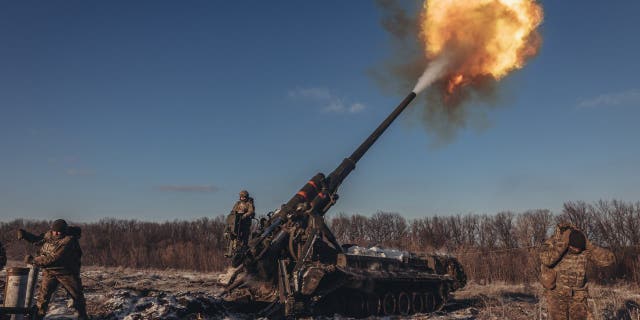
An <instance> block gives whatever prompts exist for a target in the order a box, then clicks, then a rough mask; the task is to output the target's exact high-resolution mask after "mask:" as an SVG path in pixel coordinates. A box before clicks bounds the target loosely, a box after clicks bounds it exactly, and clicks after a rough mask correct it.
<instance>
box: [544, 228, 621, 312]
mask: <svg viewBox="0 0 640 320" xmlns="http://www.w3.org/2000/svg"><path fill="white" fill-rule="evenodd" d="M540 260H541V262H542V266H541V269H542V270H541V277H540V282H541V283H542V285H543V287H544V288H545V289H546V290H545V297H546V299H547V304H548V312H549V319H551V320H557V319H572V320H573V319H588V318H589V319H590V318H591V312H590V310H589V308H588V306H587V299H588V298H589V291H588V286H587V274H586V273H587V264H588V263H589V262H592V263H595V264H596V265H597V266H599V267H607V266H610V265H612V264H613V263H614V261H615V257H614V255H613V253H612V252H611V251H609V250H606V249H603V248H600V247H598V246H596V245H594V244H592V243H591V242H590V241H589V240H588V239H587V238H586V237H585V235H584V233H582V231H580V230H578V229H577V228H576V227H574V226H572V225H569V224H558V225H557V227H556V230H555V234H554V235H553V236H551V237H550V238H549V239H547V240H546V241H545V242H544V244H543V246H542V249H541V252H540Z"/></svg>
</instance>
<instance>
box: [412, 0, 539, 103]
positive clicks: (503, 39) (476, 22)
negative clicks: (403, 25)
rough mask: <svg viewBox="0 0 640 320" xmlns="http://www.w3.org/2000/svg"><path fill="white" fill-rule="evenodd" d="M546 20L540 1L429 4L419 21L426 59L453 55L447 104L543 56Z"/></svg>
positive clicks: (464, 0) (468, 0)
mask: <svg viewBox="0 0 640 320" xmlns="http://www.w3.org/2000/svg"><path fill="white" fill-rule="evenodd" d="M542 18H543V12H542V7H541V6H540V5H539V4H538V3H536V1H535V0H426V2H425V3H424V10H423V12H422V15H421V21H420V27H421V32H420V35H421V38H422V40H423V41H424V44H425V48H426V52H425V55H426V57H427V59H429V60H433V59H435V58H436V57H438V56H440V55H442V54H447V55H452V57H453V59H452V63H451V65H450V66H449V67H448V71H447V73H446V74H445V79H444V81H445V83H446V86H445V89H446V91H447V92H445V93H444V94H445V101H446V100H449V99H447V96H450V95H455V94H456V92H457V91H459V89H460V88H462V87H463V86H465V85H467V84H474V83H475V82H476V81H480V79H482V78H486V77H487V76H490V77H492V78H493V79H496V80H499V79H500V78H502V77H504V76H505V75H507V74H508V73H509V72H510V71H512V70H515V69H519V68H522V67H523V66H524V64H525V62H526V61H527V59H529V58H530V57H532V56H534V55H536V54H537V53H538V49H539V47H540V36H539V34H538V32H537V31H536V28H537V27H538V26H539V25H540V23H542Z"/></svg>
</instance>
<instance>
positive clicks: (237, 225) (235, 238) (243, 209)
mask: <svg viewBox="0 0 640 320" xmlns="http://www.w3.org/2000/svg"><path fill="white" fill-rule="evenodd" d="M239 198H240V199H238V201H236V203H235V204H234V205H233V209H231V213H229V215H228V216H227V228H226V230H225V236H226V238H227V239H228V240H229V246H228V249H227V253H226V254H225V255H226V256H227V257H230V256H232V255H233V252H234V251H235V250H236V249H238V248H240V247H243V246H246V245H247V244H248V243H249V235H250V233H251V220H252V219H253V217H254V216H255V211H256V210H255V206H254V203H253V198H251V197H250V196H249V192H248V191H247V190H242V191H240V193H239Z"/></svg>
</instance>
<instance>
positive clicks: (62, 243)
mask: <svg viewBox="0 0 640 320" xmlns="http://www.w3.org/2000/svg"><path fill="white" fill-rule="evenodd" d="M78 238H80V228H79V227H70V226H68V225H67V222H66V221H64V220H62V219H59V220H56V221H55V222H54V223H53V224H52V226H51V230H49V231H47V232H46V233H44V234H41V235H38V236H36V235H34V234H31V233H29V232H27V231H24V230H22V229H20V230H18V239H24V240H26V241H28V242H31V243H34V244H36V245H41V248H40V254H39V255H38V256H36V257H32V256H30V255H28V256H26V257H25V263H27V264H33V265H36V266H38V267H41V268H42V269H43V271H42V281H41V283H40V288H39V290H38V300H37V303H36V304H37V307H38V318H39V319H43V318H44V316H45V315H46V313H47V309H48V308H49V301H50V300H51V296H52V295H53V293H54V292H55V291H56V289H57V288H58V285H62V287H64V289H65V290H66V291H67V292H68V293H69V295H71V297H72V298H73V306H74V307H75V309H76V311H78V319H88V316H87V310H86V303H85V299H84V293H83V289H82V280H81V279H80V258H81V257H82V250H81V249H80V244H79V242H78Z"/></svg>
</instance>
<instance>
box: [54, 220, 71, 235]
mask: <svg viewBox="0 0 640 320" xmlns="http://www.w3.org/2000/svg"><path fill="white" fill-rule="evenodd" d="M51 230H53V231H58V232H65V231H67V222H66V221H64V220H62V219H58V220H56V221H54V222H53V224H52V225H51Z"/></svg>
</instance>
